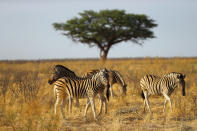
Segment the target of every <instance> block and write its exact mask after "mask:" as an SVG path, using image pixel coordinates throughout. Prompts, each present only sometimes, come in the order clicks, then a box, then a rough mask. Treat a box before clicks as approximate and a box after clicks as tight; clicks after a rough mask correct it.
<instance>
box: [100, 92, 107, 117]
mask: <svg viewBox="0 0 197 131" xmlns="http://www.w3.org/2000/svg"><path fill="white" fill-rule="evenodd" d="M99 97H100V111H99V114H98V115H100V114H101V113H102V110H103V102H104V103H105V114H106V113H107V101H106V98H105V96H104V95H103V94H99Z"/></svg>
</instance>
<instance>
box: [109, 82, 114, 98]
mask: <svg viewBox="0 0 197 131" xmlns="http://www.w3.org/2000/svg"><path fill="white" fill-rule="evenodd" d="M109 89H110V92H111V96H112V97H114V92H113V88H112V86H111V84H110V88H109Z"/></svg>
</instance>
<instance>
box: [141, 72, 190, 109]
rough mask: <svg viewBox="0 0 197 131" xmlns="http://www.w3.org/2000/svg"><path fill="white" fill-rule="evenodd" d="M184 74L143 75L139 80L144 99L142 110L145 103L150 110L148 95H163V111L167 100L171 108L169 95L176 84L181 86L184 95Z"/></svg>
mask: <svg viewBox="0 0 197 131" xmlns="http://www.w3.org/2000/svg"><path fill="white" fill-rule="evenodd" d="M185 76H186V75H183V74H181V73H176V72H171V73H169V74H167V75H164V76H163V77H158V76H154V75H145V76H144V77H143V78H142V79H141V80H140V86H141V89H142V98H143V99H144V111H145V104H147V107H148V109H149V112H151V110H150V106H149V100H148V97H149V96H150V95H163V96H164V98H165V102H164V107H163V111H165V106H166V102H167V101H169V102H170V108H171V109H172V102H171V99H170V95H171V93H172V92H173V91H174V90H175V88H177V87H178V85H180V86H182V95H183V96H185V80H184V79H185Z"/></svg>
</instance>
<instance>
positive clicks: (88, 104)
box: [84, 99, 90, 117]
mask: <svg viewBox="0 0 197 131" xmlns="http://www.w3.org/2000/svg"><path fill="white" fill-rule="evenodd" d="M89 107H90V100H89V99H87V102H86V108H85V112H84V117H86V115H87V111H88V108H89Z"/></svg>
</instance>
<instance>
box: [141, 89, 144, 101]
mask: <svg viewBox="0 0 197 131" xmlns="http://www.w3.org/2000/svg"><path fill="white" fill-rule="evenodd" d="M141 97H142V98H143V99H145V96H144V92H143V91H142V93H141Z"/></svg>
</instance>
